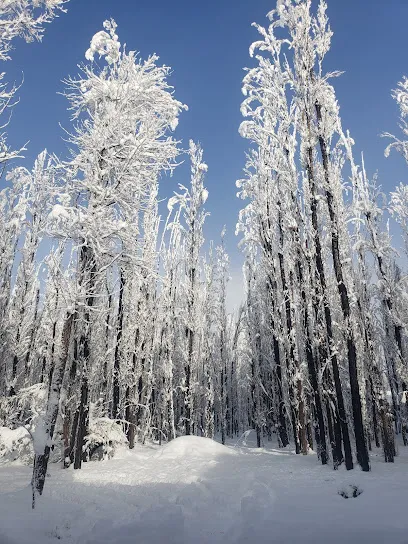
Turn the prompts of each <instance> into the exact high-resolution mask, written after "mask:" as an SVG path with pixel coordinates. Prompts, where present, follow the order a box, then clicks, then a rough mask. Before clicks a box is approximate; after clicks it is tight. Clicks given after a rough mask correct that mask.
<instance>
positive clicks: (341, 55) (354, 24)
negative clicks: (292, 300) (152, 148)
mask: <svg viewBox="0 0 408 544" xmlns="http://www.w3.org/2000/svg"><path fill="white" fill-rule="evenodd" d="M275 5H276V2H275V0H252V1H251V0H249V1H248V0H206V1H195V2H194V1H191V0H172V1H169V0H115V1H112V0H71V1H70V2H69V3H68V4H67V7H68V13H67V14H65V15H62V16H61V17H60V18H59V19H58V20H56V21H54V22H53V23H52V24H51V25H49V26H48V27H47V30H46V35H45V37H44V40H43V42H42V43H40V44H29V45H26V44H24V43H22V42H21V41H18V42H16V44H15V45H16V49H15V51H13V53H12V61H10V62H8V63H7V64H5V65H4V67H2V70H5V71H6V72H7V76H6V79H7V80H17V81H18V80H20V79H21V74H22V73H24V85H23V87H22V89H21V91H20V93H19V95H20V99H21V102H20V104H19V105H18V106H17V107H16V109H15V111H14V114H13V119H12V122H11V125H10V127H9V128H8V133H9V142H10V143H11V144H12V145H14V146H17V145H21V144H24V143H25V141H27V140H30V144H29V150H28V152H27V153H26V157H27V160H26V161H25V164H26V165H27V166H28V167H30V166H31V163H32V159H33V158H34V157H35V155H36V154H37V153H38V152H40V151H41V150H42V149H43V148H44V147H47V149H48V150H49V151H50V152H56V153H57V154H59V155H61V156H64V154H65V153H66V145H65V143H64V142H63V141H62V139H61V138H62V136H63V131H62V129H61V128H60V126H59V123H61V124H62V125H63V126H64V127H66V128H70V121H69V115H68V113H67V111H66V106H67V102H66V99H65V98H64V97H63V96H60V95H58V94H57V93H58V91H59V92H61V91H62V90H63V84H62V83H61V80H62V79H63V78H65V77H66V76H68V75H75V74H76V73H77V71H78V70H77V64H78V63H80V62H82V61H83V60H84V53H85V51H86V49H87V48H88V46H89V42H90V39H91V37H92V36H93V34H94V33H95V32H97V31H99V30H100V29H101V28H102V22H103V21H104V20H105V19H107V18H109V17H113V18H114V19H115V20H116V22H117V23H118V34H119V39H120V41H121V43H126V44H127V47H128V49H131V50H137V51H139V52H140V53H141V55H142V57H146V56H147V55H148V54H150V53H154V52H155V53H157V54H158V55H159V56H160V59H161V62H162V63H163V64H166V65H168V66H171V67H172V68H173V70H174V72H173V75H172V76H171V79H170V82H171V84H172V85H173V86H174V87H175V90H176V97H177V98H178V99H179V100H181V101H182V102H184V103H186V104H187V105H188V106H189V108H190V109H189V111H188V112H186V113H183V114H182V116H181V119H180V125H179V127H178V129H177V132H176V135H177V137H178V138H180V139H183V141H184V147H187V145H188V143H187V142H188V139H189V138H193V139H195V140H199V141H200V142H201V143H202V145H203V147H204V153H205V160H206V162H207V163H208V165H209V173H208V177H207V187H208V189H209V193H210V194H209V199H208V201H207V207H208V209H209V210H210V212H211V217H210V218H209V219H208V223H207V231H206V234H207V238H213V239H215V240H216V241H217V240H218V236H219V233H220V231H221V229H222V227H223V225H224V224H226V225H227V229H228V232H229V235H228V238H227V244H228V246H227V247H228V250H229V252H230V256H231V262H232V270H231V272H232V276H233V282H234V281H235V280H234V278H237V277H238V276H239V274H240V267H241V264H242V258H241V256H240V253H239V251H238V250H237V249H236V244H237V239H236V238H235V236H234V230H235V224H236V219H237V214H238V210H239V209H240V208H241V207H242V204H243V203H242V201H240V200H238V199H237V198H236V197H235V194H236V188H235V180H236V179H237V178H239V177H240V176H241V172H242V168H243V165H244V162H245V157H244V153H245V150H246V149H247V147H248V143H247V142H246V141H245V140H242V139H241V138H240V136H239V135H238V126H239V123H240V121H241V117H240V112H239V107H240V103H241V100H242V95H241V80H242V77H243V67H245V66H248V65H251V60H250V58H249V56H248V47H249V45H250V44H251V43H252V42H253V41H254V40H256V39H257V32H256V30H255V29H254V28H252V27H251V23H252V22H253V21H256V22H258V23H261V24H267V20H266V18H265V15H266V13H267V12H268V11H270V10H271V9H272V8H273V7H274V6H275ZM328 13H329V17H330V21H331V26H332V29H333V30H334V33H335V35H334V39H333V43H332V50H331V52H330V54H329V56H328V58H327V63H326V69H327V70H344V71H345V74H344V75H343V76H342V77H341V78H339V79H337V81H336V82H335V86H336V89H337V95H338V99H339V102H340V105H341V114H342V118H343V123H344V126H345V128H349V129H350V131H351V134H352V136H353V138H354V140H355V141H356V149H357V150H364V153H365V158H366V166H367V168H368V170H369V172H370V173H373V172H374V171H375V170H378V171H379V174H380V182H381V184H382V185H383V187H384V188H385V189H386V190H387V191H389V190H391V189H392V188H393V187H395V185H396V184H397V183H399V182H400V181H404V180H405V181H406V180H407V178H408V168H407V167H406V165H405V164H404V162H403V160H402V159H401V158H400V157H399V156H398V155H397V154H396V153H393V154H392V155H391V158H389V159H385V158H384V147H385V145H386V141H385V140H384V139H382V138H380V137H379V135H380V134H381V133H382V132H384V131H390V132H397V130H398V129H397V123H398V108H397V105H396V104H395V102H394V101H393V100H392V98H391V96H390V91H391V89H392V88H394V87H395V86H396V84H397V82H398V81H399V80H400V79H401V78H402V76H403V75H404V74H406V75H408V63H407V62H406V51H407V45H408V35H407V21H408V1H407V0H328ZM187 176H188V170H187V169H186V168H182V169H181V170H180V171H179V172H178V173H176V175H175V176H174V178H173V179H171V180H165V181H164V182H163V183H164V184H165V186H162V191H161V193H162V196H166V195H169V194H171V193H172V191H173V190H175V189H176V188H177V182H182V183H186V182H187Z"/></svg>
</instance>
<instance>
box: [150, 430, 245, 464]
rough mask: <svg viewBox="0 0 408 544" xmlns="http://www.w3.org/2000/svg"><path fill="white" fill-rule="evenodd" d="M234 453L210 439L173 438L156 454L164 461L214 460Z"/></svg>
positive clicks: (195, 437) (193, 437)
mask: <svg viewBox="0 0 408 544" xmlns="http://www.w3.org/2000/svg"><path fill="white" fill-rule="evenodd" d="M235 454H236V452H235V451H234V450H233V449H231V448H228V447H227V446H223V445H222V444H219V443H218V442H215V440H211V438H203V437H201V436H180V437H178V438H175V439H174V440H172V441H171V442H169V443H168V444H166V445H165V446H163V448H162V449H161V450H160V451H159V452H158V455H159V456H160V457H162V458H164V459H185V458H186V457H190V458H191V457H194V458H202V459H208V458H214V457H219V456H221V455H235Z"/></svg>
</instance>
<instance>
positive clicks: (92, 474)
mask: <svg viewBox="0 0 408 544" xmlns="http://www.w3.org/2000/svg"><path fill="white" fill-rule="evenodd" d="M250 438H251V437H250ZM243 443H245V444H246V445H243ZM251 446H253V442H252V441H251V440H248V439H247V440H240V441H236V442H235V443H233V444H231V445H230V446H228V447H225V446H222V445H220V444H218V443H216V442H213V441H211V440H210V439H205V438H197V437H181V438H178V439H176V440H174V441H173V442H171V443H169V444H167V445H165V446H163V447H159V446H140V445H137V446H136V448H135V450H133V451H132V452H131V451H128V450H125V449H123V450H121V451H120V452H119V453H118V454H117V456H116V457H115V458H114V459H113V460H111V461H105V462H90V463H86V464H85V465H84V466H83V469H82V470H81V471H74V470H72V469H68V470H61V468H60V467H59V466H57V465H52V466H51V480H52V485H47V486H46V487H45V491H44V496H43V497H42V498H40V499H39V500H38V504H37V509H36V510H35V511H32V510H31V490H30V487H29V482H30V478H31V468H29V467H24V466H21V465H18V464H15V463H13V464H9V465H7V466H3V467H1V468H0V520H1V525H0V527H1V529H0V543H1V544H46V543H49V542H55V541H56V540H61V541H62V542H65V543H67V544H74V543H75V544H77V543H78V544H79V543H81V544H161V543H166V544H183V543H185V544H190V543H191V544H192V543H194V544H197V543H202V544H204V543H221V542H222V543H224V544H226V543H245V542H257V543H260V544H261V543H270V542H273V543H279V544H292V543H294V542H297V541H298V540H299V539H301V541H302V542H303V543H305V542H306V543H309V542H314V543H316V542H317V543H319V542H322V543H326V542H330V543H339V544H340V543H342V544H344V543H345V542H346V543H347V544H353V543H356V544H357V543H359V544H360V543H362V542H366V541H369V542H370V544H383V543H384V542H392V543H393V544H406V543H407V542H408V520H407V515H406V500H405V499H406V492H407V489H408V470H407V469H408V455H407V453H406V451H404V450H403V448H401V454H400V456H399V457H398V458H397V459H396V463H395V464H388V465H386V464H385V463H384V462H383V461H382V459H381V456H380V455H378V456H376V455H375V454H373V456H372V461H373V463H372V465H373V468H372V472H371V473H363V472H361V471H360V470H359V469H356V470H353V471H351V472H346V471H345V470H344V468H342V469H341V470H339V471H338V472H335V471H333V470H332V468H330V467H322V466H320V465H319V464H318V463H317V462H316V458H315V456H314V455H309V456H307V457H303V456H297V455H294V453H293V452H292V451H289V450H278V449H274V448H270V447H268V448H263V449H260V450H257V449H256V448H253V447H251ZM350 486H357V487H358V488H359V489H360V490H362V494H361V495H360V496H358V497H357V498H350V499H344V498H343V497H341V496H340V495H339V492H340V491H346V492H347V491H349V490H350Z"/></svg>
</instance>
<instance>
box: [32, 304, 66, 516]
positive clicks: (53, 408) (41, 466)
mask: <svg viewBox="0 0 408 544" xmlns="http://www.w3.org/2000/svg"><path fill="white" fill-rule="evenodd" d="M73 319H74V314H68V315H67V317H66V319H65V323H64V328H63V331H62V351H61V354H60V357H59V360H58V363H57V364H56V366H55V370H54V373H53V379H52V384H51V388H50V391H49V395H48V402H47V410H46V414H45V418H44V427H45V429H44V430H45V436H46V440H45V445H44V451H43V452H42V453H36V454H35V458H34V468H33V477H32V483H31V485H32V490H33V502H32V507H33V508H34V507H35V494H36V493H38V494H39V495H42V492H43V490H44V483H45V477H46V474H47V467H48V461H49V457H50V451H51V442H52V439H53V436H54V430H55V424H56V422H57V417H58V411H59V402H60V397H61V388H62V380H63V377H64V373H65V368H66V365H67V360H68V353H69V344H70V338H71V332H72V323H73ZM34 448H35V444H34Z"/></svg>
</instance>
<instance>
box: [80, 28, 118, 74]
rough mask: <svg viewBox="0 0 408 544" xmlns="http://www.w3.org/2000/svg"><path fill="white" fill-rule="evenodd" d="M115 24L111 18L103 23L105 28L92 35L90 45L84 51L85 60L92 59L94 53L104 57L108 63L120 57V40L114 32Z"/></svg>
mask: <svg viewBox="0 0 408 544" xmlns="http://www.w3.org/2000/svg"><path fill="white" fill-rule="evenodd" d="M117 26H118V25H117V24H116V22H115V21H114V20H113V19H111V20H110V21H105V22H104V23H103V27H104V29H105V30H101V31H100V32H97V33H96V34H95V35H94V37H93V38H92V40H91V45H90V47H89V49H88V50H87V52H86V53H85V58H86V59H87V60H90V61H93V60H94V57H95V55H96V54H97V55H99V57H105V59H106V62H107V63H108V64H113V63H115V62H117V61H118V60H119V59H120V42H119V40H118V35H117V34H116V29H117Z"/></svg>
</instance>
